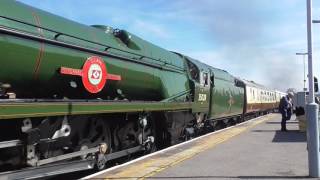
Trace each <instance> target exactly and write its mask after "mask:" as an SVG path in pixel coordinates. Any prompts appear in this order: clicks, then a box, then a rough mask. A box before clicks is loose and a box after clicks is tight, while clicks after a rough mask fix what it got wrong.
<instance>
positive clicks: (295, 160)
mask: <svg viewBox="0 0 320 180" xmlns="http://www.w3.org/2000/svg"><path fill="white" fill-rule="evenodd" d="M294 119H295V117H292V120H290V121H288V122H287V129H288V130H289V131H288V132H282V131H280V121H281V115H280V114H269V115H265V116H262V117H259V118H256V119H253V120H250V121H247V122H245V123H242V124H238V125H236V126H233V127H229V128H226V129H223V130H220V131H216V132H213V133H210V134H207V135H205V136H202V137H199V138H196V139H193V140H191V141H188V142H184V143H181V144H178V145H175V146H173V147H170V148H167V149H165V150H162V151H158V152H156V153H153V154H150V155H148V156H144V157H142V158H139V159H136V160H134V161H132V162H128V163H126V164H123V165H119V166H116V167H113V168H110V169H107V170H104V171H101V172H98V173H96V174H93V175H91V176H88V177H85V178H83V179H307V178H308V154H307V149H306V147H307V144H306V135H305V133H301V132H299V129H298V128H299V127H298V121H295V120H294ZM308 179H309V178H308Z"/></svg>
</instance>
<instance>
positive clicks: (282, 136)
mask: <svg viewBox="0 0 320 180" xmlns="http://www.w3.org/2000/svg"><path fill="white" fill-rule="evenodd" d="M306 141H307V137H306V134H305V133H302V132H300V131H298V130H289V131H286V132H283V131H280V130H278V131H276V133H275V135H274V137H273V139H272V142H306Z"/></svg>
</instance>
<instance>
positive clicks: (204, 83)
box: [195, 70, 211, 114]
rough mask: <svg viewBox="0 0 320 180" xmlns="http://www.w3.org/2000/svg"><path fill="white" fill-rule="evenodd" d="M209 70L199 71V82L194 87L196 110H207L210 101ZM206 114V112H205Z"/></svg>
mask: <svg viewBox="0 0 320 180" xmlns="http://www.w3.org/2000/svg"><path fill="white" fill-rule="evenodd" d="M210 86H211V83H210V71H209V70H208V71H203V70H201V71H200V84H199V85H198V86H196V89H195V95H196V96H195V102H196V106H197V107H196V108H195V109H196V111H197V112H209V102H210ZM206 114H207V113H206Z"/></svg>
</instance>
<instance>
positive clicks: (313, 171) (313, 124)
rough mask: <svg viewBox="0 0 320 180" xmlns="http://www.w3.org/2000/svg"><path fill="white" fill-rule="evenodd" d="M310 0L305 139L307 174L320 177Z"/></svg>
mask: <svg viewBox="0 0 320 180" xmlns="http://www.w3.org/2000/svg"><path fill="white" fill-rule="evenodd" d="M312 23H317V22H316V21H312V0H307V38H308V79H309V97H308V104H307V105H306V112H307V114H306V115H307V121H308V127H307V128H308V129H307V140H308V164H309V176H311V177H320V158H319V123H318V110H319V107H318V104H317V103H315V99H314V97H315V96H314V78H313V62H312V51H313V47H312Z"/></svg>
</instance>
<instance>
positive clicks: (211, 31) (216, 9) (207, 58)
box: [19, 0, 320, 91]
mask: <svg viewBox="0 0 320 180" xmlns="http://www.w3.org/2000/svg"><path fill="white" fill-rule="evenodd" d="M19 1H21V2H24V3H26V4H29V5H32V6H34V7H37V8H40V9H43V10H46V11H49V12H51V13H54V14H57V15H60V16H63V17H65V18H68V19H72V20H74V21H77V22H80V23H83V24H87V25H92V24H103V25H109V26H112V27H116V28H120V29H126V30H128V31H129V32H131V33H133V34H136V35H138V36H140V37H142V38H143V39H145V40H148V41H150V42H152V43H154V44H156V45H159V46H161V47H163V48H165V49H168V50H173V51H177V52H181V53H184V54H186V55H189V56H191V57H194V58H196V59H199V60H200V61H202V62H204V63H207V64H209V65H211V66H214V67H217V68H221V69H225V70H227V71H229V72H230V73H231V74H233V75H234V76H237V77H242V78H245V79H248V80H254V81H256V82H259V83H261V84H264V85H266V86H268V87H270V88H277V89H279V90H283V91H284V90H286V89H287V88H289V87H293V88H296V89H297V90H302V88H303V60H302V59H303V57H301V56H300V57H299V56H296V55H295V53H296V52H305V51H306V49H307V42H306V11H305V7H306V5H305V1H304V0H281V1H279V0H223V1H222V0H198V1H194V0H175V1H169V0H152V1H151V0H139V1H138V0H131V1H128V0H114V1H106V0H90V1H79V0H64V1H59V3H58V2H57V1H52V0H51V1H50V0H19ZM313 9H314V15H313V16H314V19H317V17H318V19H320V2H317V1H314V6H313ZM319 30H320V24H319V25H315V26H314V47H315V48H314V61H315V68H314V70H315V74H316V75H317V76H318V77H319V78H320V76H319V74H320V72H319V70H320V63H319V58H320V55H319V53H318V52H319V50H320V47H319V42H320V33H319V32H320V31H319ZM306 60H307V58H306Z"/></svg>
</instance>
